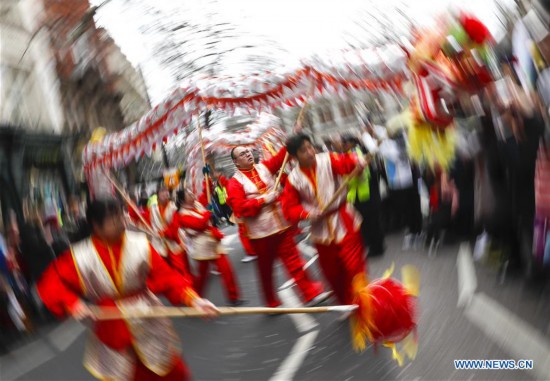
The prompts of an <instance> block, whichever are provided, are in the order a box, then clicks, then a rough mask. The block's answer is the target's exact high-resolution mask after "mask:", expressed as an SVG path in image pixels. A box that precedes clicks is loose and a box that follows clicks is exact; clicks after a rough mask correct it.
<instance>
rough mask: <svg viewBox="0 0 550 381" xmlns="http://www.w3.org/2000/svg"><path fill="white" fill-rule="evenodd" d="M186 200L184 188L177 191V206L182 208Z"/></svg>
mask: <svg viewBox="0 0 550 381" xmlns="http://www.w3.org/2000/svg"><path fill="white" fill-rule="evenodd" d="M184 202H185V191H184V190H179V191H177V192H176V207H177V208H178V209H180V208H181V206H182V205H183V203H184Z"/></svg>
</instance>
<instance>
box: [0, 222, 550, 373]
mask: <svg viewBox="0 0 550 381" xmlns="http://www.w3.org/2000/svg"><path fill="white" fill-rule="evenodd" d="M224 231H225V233H226V238H225V243H226V244H227V247H228V248H229V255H230V257H231V260H232V262H233V265H234V268H235V271H236V272H237V274H238V278H239V283H240V286H241V288H242V290H243V294H244V295H243V296H244V298H245V299H247V300H248V301H249V303H248V305H251V306H253V305H261V302H260V298H259V295H258V284H257V281H256V279H257V277H256V264H255V262H252V263H241V262H240V259H241V257H242V255H243V252H242V248H241V246H240V242H239V239H238V236H237V235H236V230H235V229H234V228H231V227H230V228H226V229H224ZM387 245H388V250H387V252H386V255H385V256H383V257H380V258H373V259H372V260H369V263H368V266H369V272H370V274H371V276H372V277H377V276H380V275H382V273H383V272H384V271H385V270H386V269H387V268H388V267H390V266H391V263H392V262H394V263H395V266H396V267H395V268H396V273H395V274H394V275H395V276H396V277H399V269H400V267H401V266H403V265H405V264H413V265H415V266H417V267H418V269H419V270H420V272H421V276H422V279H421V282H422V283H421V294H420V300H419V326H418V333H419V351H418V355H417V358H416V360H414V361H413V362H410V363H406V364H405V365H404V366H403V367H399V366H398V365H397V363H396V362H395V361H394V360H392V358H391V353H390V351H389V349H387V348H383V347H381V348H378V349H376V350H375V349H374V348H372V347H369V348H367V350H366V351H365V352H363V353H355V352H354V351H353V349H352V348H351V343H350V329H349V325H348V324H347V322H340V321H337V317H338V316H337V315H334V314H324V315H295V316H269V317H268V316H245V317H226V318H220V319H217V320H214V321H203V320H201V319H175V320H174V324H175V327H176V329H177V331H178V333H179V334H180V336H181V339H182V341H183V352H184V358H185V360H186V362H187V364H188V366H189V367H190V369H191V371H192V373H193V376H194V378H195V379H196V380H270V379H273V380H289V379H295V380H316V381H317V380H394V379H403V380H520V379H521V380H531V379H540V380H544V379H550V326H549V325H548V323H549V318H548V317H549V316H550V314H549V311H550V290H548V288H542V289H538V290H536V291H531V290H528V289H525V288H522V287H518V286H517V285H516V283H514V280H513V279H512V280H507V281H506V283H505V284H504V285H502V284H499V282H498V280H497V279H498V277H497V276H496V274H494V273H493V272H492V271H491V269H487V268H480V266H476V265H474V264H473V262H472V261H471V254H470V251H469V248H468V245H463V246H460V245H448V246H444V247H443V248H442V249H440V251H439V253H438V254H437V256H435V257H433V258H430V257H428V255H427V254H426V252H425V251H424V250H416V251H414V250H413V251H407V252H403V251H401V237H400V236H399V235H393V236H390V237H388V239H387ZM300 248H301V251H302V254H303V255H304V259H306V260H307V261H309V266H310V267H309V270H310V271H312V273H313V274H314V275H315V276H316V277H318V278H320V275H319V270H318V267H317V263H316V261H315V254H316V253H315V250H314V249H313V248H312V247H311V246H309V244H308V243H306V242H304V243H302V244H301V245H300ZM277 276H278V283H277V284H278V285H279V286H284V287H283V289H280V290H279V294H280V296H281V298H282V300H283V301H284V303H285V304H288V305H296V304H297V303H298V304H299V303H300V301H299V298H298V297H297V294H296V293H295V291H294V287H293V286H290V287H287V286H288V283H286V281H287V275H286V274H285V273H284V270H283V269H282V268H281V266H280V265H278V266H277ZM285 283H286V284H285ZM207 297H208V298H210V299H211V300H212V301H213V302H215V303H216V304H219V305H224V304H225V300H224V296H223V293H222V290H221V286H220V279H219V277H218V276H215V275H213V276H211V280H210V287H209V290H208V295H207ZM330 302H334V301H330ZM85 336H86V335H85V332H84V329H83V327H81V326H80V325H78V324H77V323H75V322H65V323H63V324H60V326H59V327H57V328H56V329H55V330H54V331H52V332H49V333H47V334H44V335H42V337H41V338H39V339H37V340H36V341H35V342H32V343H30V344H28V345H27V346H25V347H22V348H20V349H19V350H17V351H15V352H13V353H11V354H8V355H6V356H3V357H2V358H0V361H1V362H0V364H1V368H0V379H1V380H12V379H17V380H91V379H93V378H92V377H91V375H89V374H88V373H87V372H86V371H85V370H84V368H83V367H82V353H83V350H84V342H85ZM455 359H514V360H519V359H528V360H529V359H532V360H534V369H533V370H456V369H455V366H454V363H453V360H455Z"/></svg>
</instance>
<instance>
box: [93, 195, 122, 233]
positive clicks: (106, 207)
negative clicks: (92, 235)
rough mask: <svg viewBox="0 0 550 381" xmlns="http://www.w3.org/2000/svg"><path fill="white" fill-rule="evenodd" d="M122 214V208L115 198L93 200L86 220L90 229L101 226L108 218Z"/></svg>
mask: <svg viewBox="0 0 550 381" xmlns="http://www.w3.org/2000/svg"><path fill="white" fill-rule="evenodd" d="M121 212H122V206H121V205H120V202H118V200H116V199H114V198H107V199H99V200H93V201H92V202H90V203H89V204H88V208H87V209H86V220H87V221H88V225H90V227H92V226H93V225H94V224H97V225H100V226H101V225H103V222H104V221H105V219H106V218H107V217H109V216H112V215H114V214H117V213H121Z"/></svg>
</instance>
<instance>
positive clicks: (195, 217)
mask: <svg viewBox="0 0 550 381" xmlns="http://www.w3.org/2000/svg"><path fill="white" fill-rule="evenodd" d="M178 204H179V205H181V207H180V209H179V211H178V212H177V213H176V215H175V216H174V218H173V219H172V223H171V224H170V226H169V227H168V228H167V229H166V230H165V232H164V235H165V236H166V237H174V238H175V237H176V236H178V235H179V234H181V235H182V236H183V237H182V239H183V240H184V241H185V242H186V246H187V247H188V248H189V253H190V255H191V257H192V258H193V259H194V260H196V261H198V263H199V266H198V270H199V273H198V275H197V277H196V279H195V290H197V292H198V293H199V295H201V296H202V295H203V294H204V289H205V286H206V282H207V280H208V273H209V271H208V270H209V267H210V265H211V264H213V265H215V266H216V267H217V269H218V271H219V272H220V275H221V277H222V281H223V283H224V285H225V290H226V293H227V298H228V299H229V303H230V304H231V305H232V306H240V305H242V304H243V302H244V301H243V300H241V299H239V296H240V292H239V286H238V285H237V281H236V279H235V274H234V272H233V268H232V267H231V263H230V262H229V260H228V259H227V256H226V253H225V249H224V247H223V246H222V245H221V239H222V238H223V233H222V232H221V231H219V230H218V229H217V228H216V227H214V226H213V225H212V222H211V218H210V217H211V212H210V211H208V210H206V209H205V208H204V206H203V205H202V204H201V203H200V202H198V201H195V197H194V196H193V194H192V193H191V192H189V191H187V190H185V191H179V192H178Z"/></svg>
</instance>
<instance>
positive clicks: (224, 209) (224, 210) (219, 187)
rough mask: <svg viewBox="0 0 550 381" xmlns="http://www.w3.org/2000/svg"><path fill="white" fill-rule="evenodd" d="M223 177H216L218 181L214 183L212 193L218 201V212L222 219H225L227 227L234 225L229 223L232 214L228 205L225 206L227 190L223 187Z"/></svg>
mask: <svg viewBox="0 0 550 381" xmlns="http://www.w3.org/2000/svg"><path fill="white" fill-rule="evenodd" d="M222 178H224V177H223V176H220V177H218V180H217V181H216V187H215V188H214V192H216V198H217V201H218V205H219V206H220V212H221V216H220V217H222V218H225V220H226V221H227V223H228V224H229V225H234V223H233V222H231V221H230V220H229V219H230V218H231V214H232V213H233V212H232V210H231V208H230V207H229V205H228V204H227V189H226V188H225V185H223V183H222V182H223V180H222Z"/></svg>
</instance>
